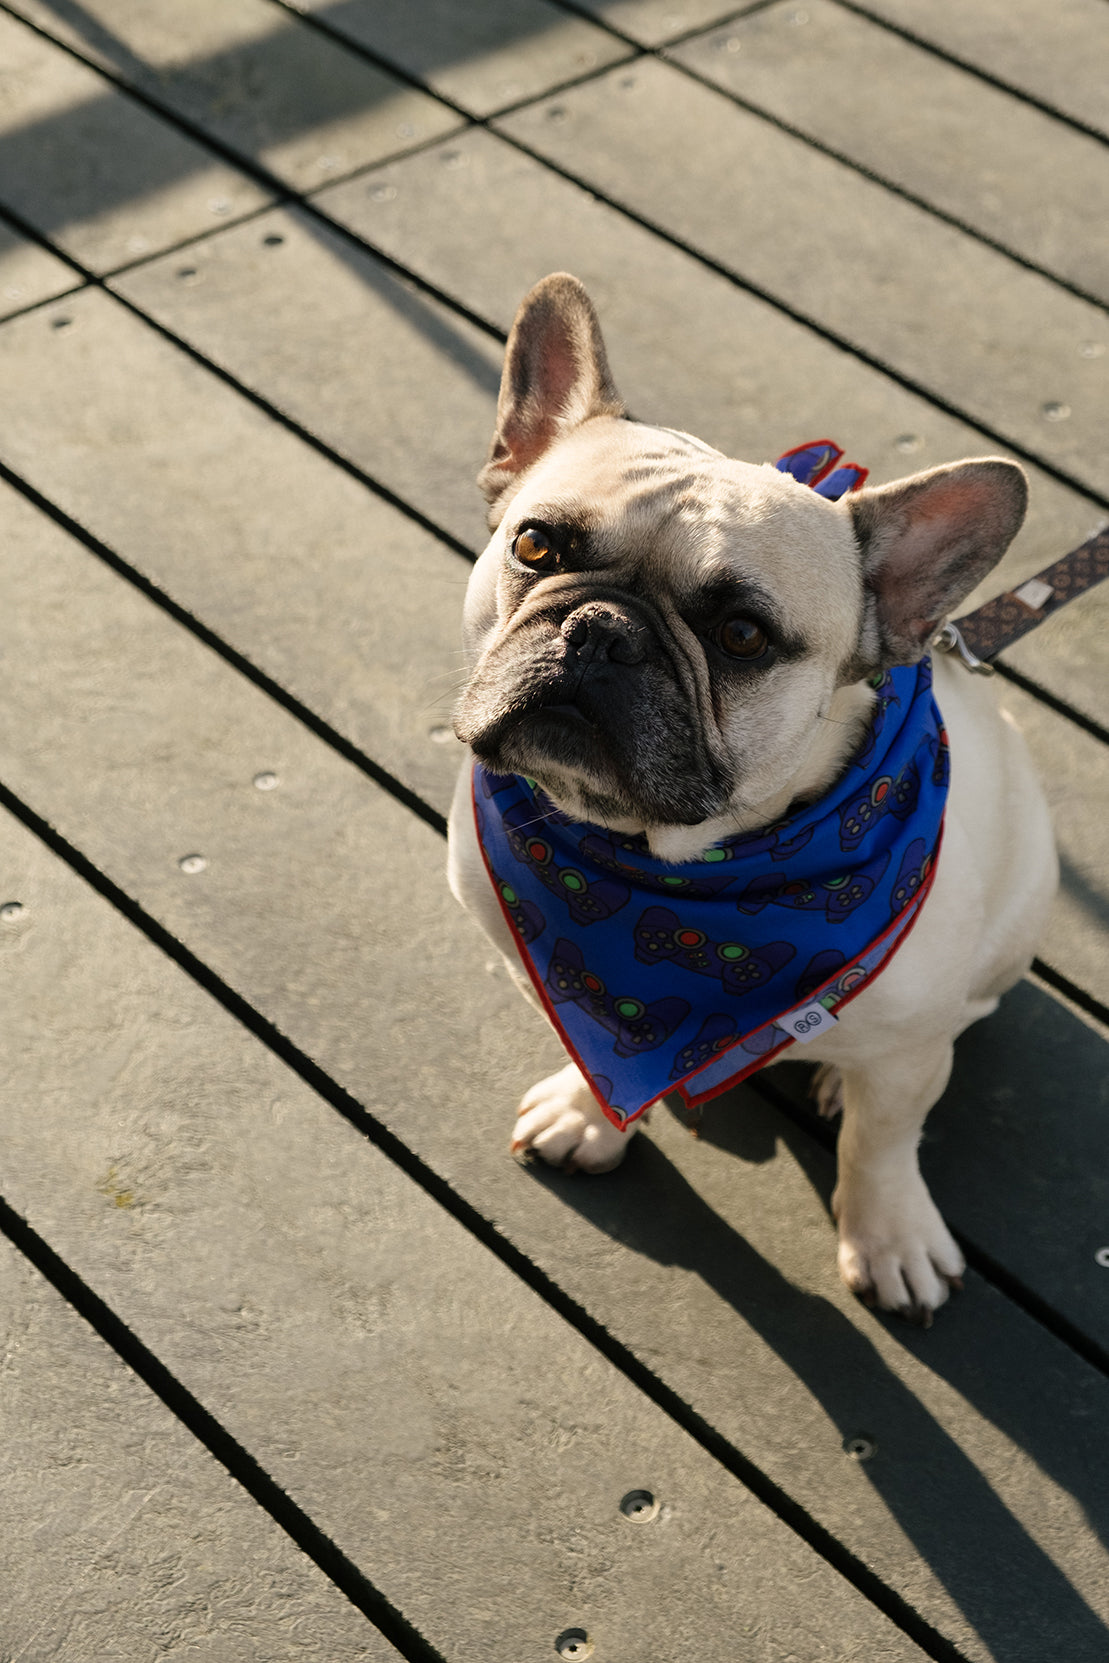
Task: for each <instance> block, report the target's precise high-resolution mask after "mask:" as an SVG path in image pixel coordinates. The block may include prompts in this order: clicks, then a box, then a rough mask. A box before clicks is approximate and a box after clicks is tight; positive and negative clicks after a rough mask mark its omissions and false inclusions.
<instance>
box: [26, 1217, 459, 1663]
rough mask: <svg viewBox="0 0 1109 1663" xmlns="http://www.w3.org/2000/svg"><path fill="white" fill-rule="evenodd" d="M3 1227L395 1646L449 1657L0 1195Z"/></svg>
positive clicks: (426, 1660) (435, 1662)
mask: <svg viewBox="0 0 1109 1663" xmlns="http://www.w3.org/2000/svg"><path fill="white" fill-rule="evenodd" d="M0 1231H3V1233H4V1235H5V1236H7V1238H8V1240H9V1241H10V1242H11V1243H12V1245H13V1246H14V1247H17V1248H18V1249H19V1251H20V1252H21V1253H22V1254H24V1255H25V1257H26V1258H28V1259H29V1260H30V1261H31V1263H32V1264H33V1265H34V1267H35V1269H36V1270H37V1271H39V1272H40V1274H41V1275H42V1276H44V1277H45V1278H46V1280H47V1281H48V1282H49V1283H50V1284H51V1286H52V1287H54V1288H55V1289H56V1290H57V1291H58V1293H60V1294H61V1296H62V1298H63V1299H65V1300H66V1301H68V1303H69V1304H70V1305H72V1306H73V1308H74V1310H75V1311H77V1312H78V1313H79V1314H80V1315H81V1316H82V1317H84V1319H85V1321H86V1322H87V1323H88V1324H89V1326H90V1327H91V1328H93V1329H95V1331H96V1333H97V1334H99V1335H100V1338H101V1339H102V1340H104V1341H105V1342H106V1343H107V1344H108V1345H110V1346H111V1348H112V1350H113V1351H114V1352H116V1353H117V1355H118V1356H119V1357H121V1358H122V1359H123V1361H124V1362H125V1363H126V1364H127V1365H128V1367H129V1368H131V1369H132V1370H133V1371H134V1372H135V1374H137V1375H138V1377H139V1379H140V1380H141V1381H142V1382H143V1383H144V1385H146V1386H148V1387H149V1388H150V1390H151V1391H152V1392H153V1393H154V1395H155V1396H156V1397H158V1398H160V1399H161V1401H162V1402H163V1403H164V1404H165V1406H166V1408H167V1409H169V1410H170V1411H171V1413H173V1414H174V1415H176V1416H177V1418H178V1420H180V1421H181V1422H182V1423H183V1424H184V1425H185V1426H187V1427H188V1429H189V1431H190V1432H191V1433H192V1434H193V1436H194V1438H197V1439H198V1440H199V1442H200V1443H202V1444H203V1445H204V1447H205V1449H207V1450H208V1452H209V1453H210V1454H211V1455H214V1456H215V1458H216V1460H217V1461H218V1462H219V1463H220V1465H221V1466H222V1467H224V1468H225V1470H226V1471H227V1472H228V1473H229V1474H230V1475H231V1477H232V1478H233V1479H235V1481H236V1483H238V1484H241V1485H242V1487H243V1489H244V1490H245V1491H246V1492H247V1494H248V1495H249V1496H250V1497H251V1499H252V1500H254V1501H256V1502H257V1503H258V1505H259V1507H261V1508H262V1509H263V1511H264V1512H266V1513H268V1514H269V1516H270V1518H272V1519H273V1520H274V1522H275V1523H276V1524H278V1525H280V1526H281V1529H282V1530H284V1532H285V1534H286V1535H287V1536H289V1537H291V1538H292V1540H293V1541H294V1542H295V1543H296V1545H297V1547H298V1548H299V1549H300V1550H301V1552H302V1553H304V1554H306V1555H307V1556H308V1558H309V1559H311V1560H312V1562H313V1564H315V1565H317V1566H318V1567H319V1569H320V1570H321V1571H322V1572H323V1574H324V1575H325V1576H326V1577H328V1578H329V1580H330V1581H331V1582H333V1583H334V1584H335V1586H336V1587H337V1588H338V1589H339V1590H340V1592H341V1593H343V1594H345V1595H346V1597H347V1599H348V1600H349V1601H350V1603H351V1604H352V1605H353V1606H355V1607H356V1608H357V1609H358V1610H359V1611H361V1613H362V1615H363V1616H364V1617H367V1618H368V1619H369V1621H370V1622H371V1623H373V1625H374V1627H375V1628H377V1629H379V1630H380V1632H381V1633H382V1634H383V1635H384V1636H385V1638H386V1639H387V1640H388V1641H390V1643H391V1644H392V1645H393V1646H395V1647H396V1649H397V1651H399V1652H400V1654H401V1656H402V1657H404V1658H407V1659H408V1660H409V1663H445V1659H444V1658H443V1655H442V1653H441V1652H439V1651H437V1650H436V1648H435V1647H434V1646H433V1645H431V1644H430V1642H429V1641H427V1640H425V1639H424V1637H423V1635H422V1634H420V1633H419V1631H418V1630H417V1629H416V1628H414V1627H413V1625H412V1624H411V1623H410V1622H409V1621H408V1619H407V1617H405V1616H404V1614H403V1613H402V1612H401V1611H398V1609H397V1608H396V1606H395V1605H393V1604H392V1603H391V1601H390V1600H388V1599H387V1598H386V1597H385V1595H384V1594H383V1593H382V1592H381V1590H380V1589H379V1588H376V1587H375V1586H374V1584H373V1583H372V1582H371V1581H370V1580H369V1578H368V1577H367V1576H366V1575H365V1574H364V1572H362V1571H361V1570H359V1568H358V1566H357V1565H356V1564H354V1562H353V1561H352V1560H350V1559H348V1558H347V1556H346V1554H345V1553H344V1552H343V1551H342V1549H341V1548H340V1547H338V1546H337V1545H336V1544H335V1543H334V1542H333V1541H332V1540H331V1538H330V1537H329V1536H326V1535H325V1534H324V1532H323V1531H322V1530H321V1529H320V1528H319V1526H318V1525H317V1524H315V1523H314V1522H313V1520H312V1519H311V1518H309V1516H308V1514H307V1513H305V1512H304V1511H303V1509H302V1508H300V1507H298V1506H297V1504H296V1502H295V1501H293V1500H292V1499H291V1498H290V1497H289V1496H288V1495H287V1494H286V1492H285V1491H284V1490H283V1489H282V1488H281V1486H280V1485H279V1484H278V1483H277V1482H276V1481H275V1480H274V1479H273V1478H271V1477H270V1475H269V1473H268V1472H266V1470H265V1469H264V1468H263V1467H262V1466H261V1465H260V1464H259V1463H258V1462H257V1461H256V1460H255V1458H254V1456H253V1455H251V1453H250V1451H249V1450H247V1449H244V1448H243V1446H242V1444H240V1443H239V1441H238V1440H237V1439H236V1438H234V1437H233V1436H232V1434H231V1433H230V1432H228V1430H227V1429H226V1427H224V1426H222V1425H221V1424H220V1422H219V1421H218V1420H217V1419H216V1418H215V1416H214V1415H213V1414H212V1413H211V1412H210V1411H209V1410H208V1409H206V1408H205V1407H204V1405H203V1404H202V1403H201V1402H200V1400H199V1399H198V1398H195V1397H194V1396H193V1394H192V1393H191V1392H190V1391H189V1390H188V1388H187V1387H185V1386H183V1385H182V1384H181V1382H180V1380H178V1379H177V1378H176V1376H175V1375H173V1374H171V1373H170V1371H169V1369H167V1368H166V1366H165V1364H164V1363H163V1362H161V1360H160V1359H159V1358H157V1357H156V1356H155V1355H154V1353H153V1352H152V1351H151V1350H150V1349H149V1348H148V1347H147V1346H145V1345H144V1344H143V1342H142V1341H141V1340H140V1339H139V1338H138V1336H137V1335H136V1334H135V1333H134V1332H133V1331H132V1330H131V1329H130V1328H129V1327H128V1326H127V1324H126V1323H125V1322H124V1321H123V1319H122V1318H121V1317H119V1316H117V1315H116V1313H115V1311H113V1310H112V1309H111V1307H110V1306H109V1305H107V1304H106V1303H105V1302H104V1300H103V1299H101V1298H100V1295H99V1294H98V1293H96V1292H95V1291H94V1290H93V1289H92V1288H90V1287H89V1285H88V1283H87V1282H85V1281H84V1280H83V1279H82V1278H81V1277H80V1276H79V1275H78V1274H77V1272H76V1271H75V1270H73V1269H72V1267H71V1266H69V1265H67V1264H66V1262H65V1261H64V1259H62V1258H60V1257H59V1255H58V1254H57V1253H55V1251H54V1249H53V1248H52V1247H51V1246H50V1245H49V1243H48V1242H46V1241H44V1240H43V1238H42V1236H40V1235H39V1234H38V1232H37V1231H36V1230H34V1229H32V1227H31V1226H30V1225H29V1224H28V1223H27V1221H26V1219H24V1218H21V1217H20V1215H19V1214H18V1213H17V1212H15V1211H14V1209H13V1208H12V1207H10V1206H9V1205H8V1203H7V1201H5V1200H4V1199H3V1198H2V1197H0Z"/></svg>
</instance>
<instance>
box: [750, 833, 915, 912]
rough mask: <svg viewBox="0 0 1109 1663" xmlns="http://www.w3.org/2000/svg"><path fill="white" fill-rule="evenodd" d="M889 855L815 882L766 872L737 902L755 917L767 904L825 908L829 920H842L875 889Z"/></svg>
mask: <svg viewBox="0 0 1109 1663" xmlns="http://www.w3.org/2000/svg"><path fill="white" fill-rule="evenodd" d="M889 859H890V857H889V851H888V850H887V851H886V852H885V854H884V855H883V856H882V857H881V859H880V860H878V861H874V862H871V865H870V866H869V868H868V869H867V870H866V871H860V872H848V873H846V874H845V875H844V876H842V877H835V878H824V879H822V880H821V881H820V882H819V883H815V884H810V883H806V881H805V879H804V878H787V877H785V876H784V875H775V874H774V873H767V874H765V875H764V876H763V877H759V878H754V879H753V880H752V881H751V883H749V884H748V885H747V888H746V889H745V890H744V891H743V893H742V895H740V896H739V898H738V900H737V901H736V906H737V907H738V908H739V910H740V912H745V913H747V914H749V915H750V916H752V917H753V916H754V915H755V914H757V913H760V912H761V911H762V909H763V907H766V906H776V907H792V908H794V909H795V910H796V911H798V912H822V913H823V914H824V916H825V918H826V919H827V920H828V922H829V924H836V923H841V922H842V921H843V920H844V919H845V918H849V917H850V916H851V914H852V913H853V912H854V911H855V908H856V907H861V906H862V904H863V902H864V901H865V900H867V899H868V898H869V896H871V895H872V894H873V893H874V890H875V888H876V887H877V885H878V883H879V881H880V880H881V877H882V875H883V873H884V872H885V870H886V867H887V866H888V865H889Z"/></svg>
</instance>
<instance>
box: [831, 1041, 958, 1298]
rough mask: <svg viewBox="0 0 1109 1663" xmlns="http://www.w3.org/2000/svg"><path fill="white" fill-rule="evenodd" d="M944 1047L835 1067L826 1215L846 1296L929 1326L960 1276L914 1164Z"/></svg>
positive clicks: (941, 1079) (942, 1073) (942, 1077)
mask: <svg viewBox="0 0 1109 1663" xmlns="http://www.w3.org/2000/svg"><path fill="white" fill-rule="evenodd" d="M950 1072H951V1045H950V1042H949V1041H947V1040H944V1041H936V1042H934V1043H932V1044H931V1045H929V1046H927V1047H923V1046H915V1047H913V1049H912V1050H911V1051H910V1052H909V1053H908V1054H898V1055H896V1056H893V1057H884V1058H882V1059H881V1060H880V1061H877V1062H869V1063H868V1064H867V1065H866V1066H865V1067H859V1066H856V1067H847V1068H841V1070H840V1074H841V1083H842V1100H843V1123H842V1126H841V1129H840V1135H839V1178H838V1182H837V1184H836V1189H835V1193H834V1195H833V1197H832V1211H833V1213H834V1214H835V1217H836V1220H837V1222H838V1224H839V1269H840V1275H841V1276H842V1277H843V1280H844V1281H845V1282H846V1283H847V1286H848V1287H849V1288H850V1289H851V1291H852V1292H853V1293H856V1294H859V1295H860V1296H861V1297H862V1298H863V1299H864V1300H866V1301H867V1303H868V1304H877V1305H880V1306H881V1307H882V1309H883V1310H888V1311H900V1312H901V1314H902V1315H903V1316H907V1317H909V1318H911V1319H912V1320H914V1321H918V1322H921V1323H923V1324H924V1325H925V1326H927V1325H928V1324H929V1323H930V1322H931V1319H932V1312H933V1311H934V1310H936V1309H937V1308H938V1307H939V1306H940V1305H942V1304H943V1302H944V1300H945V1299H946V1298H947V1296H948V1293H949V1292H950V1289H951V1287H952V1286H953V1285H955V1286H958V1285H959V1278H960V1276H961V1275H962V1272H963V1270H964V1268H965V1265H964V1260H963V1256H962V1254H961V1253H960V1251H959V1249H958V1247H957V1246H956V1245H955V1242H954V1241H953V1240H952V1237H951V1233H950V1231H949V1230H948V1228H947V1226H946V1225H945V1224H944V1222H943V1219H942V1218H941V1217H940V1215H939V1212H938V1211H937V1209H936V1205H935V1202H934V1201H933V1200H932V1197H931V1196H930V1195H929V1193H928V1190H927V1187H926V1185H925V1183H924V1179H923V1178H922V1177H921V1175H920V1168H919V1166H918V1164H917V1145H918V1143H919V1141H920V1133H921V1128H922V1127H923V1125H924V1118H925V1116H926V1115H927V1113H928V1110H929V1109H930V1108H931V1107H932V1104H933V1103H934V1102H935V1101H936V1099H937V1098H938V1097H939V1095H940V1093H941V1092H942V1091H943V1088H944V1086H945V1085H946V1084H947V1078H948V1075H949V1074H950Z"/></svg>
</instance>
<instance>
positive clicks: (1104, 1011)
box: [1032, 959, 1109, 1028]
mask: <svg viewBox="0 0 1109 1663" xmlns="http://www.w3.org/2000/svg"><path fill="white" fill-rule="evenodd" d="M1032 969H1033V970H1034V971H1035V973H1036V975H1037V976H1038V977H1039V978H1040V980H1041V982H1046V983H1047V985H1048V987H1053V988H1054V989H1055V991H1056V993H1061V994H1062V995H1063V998H1064V999H1069V1000H1070V1002H1071V1004H1072V1005H1077V1006H1078V1008H1079V1010H1084V1011H1085V1012H1086V1015H1087V1016H1092V1017H1093V1018H1094V1020H1095V1021H1096V1022H1100V1023H1101V1024H1102V1026H1103V1027H1106V1028H1109V1005H1106V1004H1104V1003H1103V1001H1102V1000H1100V999H1097V998H1095V997H1094V995H1093V994H1092V993H1087V992H1086V990H1085V988H1081V987H1079V986H1078V985H1077V983H1075V982H1072V981H1071V979H1070V977H1069V976H1064V974H1063V972H1062V971H1061V970H1056V969H1055V968H1054V967H1053V966H1052V965H1050V964H1046V963H1045V962H1044V960H1043V959H1033V960H1032Z"/></svg>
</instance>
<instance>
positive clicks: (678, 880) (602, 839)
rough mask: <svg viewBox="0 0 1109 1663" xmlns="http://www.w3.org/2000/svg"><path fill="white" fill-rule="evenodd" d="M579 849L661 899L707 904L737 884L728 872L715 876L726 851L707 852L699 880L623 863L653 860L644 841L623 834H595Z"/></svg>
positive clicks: (611, 870) (597, 863)
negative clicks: (625, 857) (633, 857)
mask: <svg viewBox="0 0 1109 1663" xmlns="http://www.w3.org/2000/svg"><path fill="white" fill-rule="evenodd" d="M578 848H579V849H580V850H581V853H582V855H583V857H584V858H585V859H586V860H590V861H593V862H594V863H595V864H596V865H597V866H602V867H604V868H605V870H606V871H608V872H622V873H627V874H628V875H629V876H630V877H631V878H632V879H633V881H634V882H635V883H636V884H638V885H639V886H640V887H641V888H643V889H653V890H656V891H657V892H658V893H659V894H660V895H681V896H683V897H684V898H685V899H687V900H695V901H707V900H710V899H711V898H712V896H714V895H719V894H720V891H721V890H723V889H727V887H728V885H729V884H730V883H732V882H733V881H734V880H733V878H732V877H731V876H730V875H729V874H728V873H727V872H726V871H724V870H721V871H720V875H719V876H717V875H715V872H714V868H715V867H716V866H717V865H718V864H719V863H720V862H722V861H726V860H727V859H728V858H729V857H728V853H727V851H726V850H725V849H707V850H706V851H705V855H704V860H705V864H706V871H705V875H704V876H703V877H702V875H701V874H700V872H698V874H697V876H696V877H695V878H686V877H681V876H679V874H678V873H676V872H645V871H644V870H643V868H642V867H640V866H635V865H633V864H632V862H631V861H628V860H622V859H621V856H622V855H638V856H639V858H640V859H641V860H642V859H643V858H644V857H646V856H649V853H650V851H649V850H648V848H647V840H646V838H644V837H639V836H632V837H621V836H620V834H619V832H596V831H591V832H588V833H587V834H586V836H585V837H583V838H582V840H581V842H580V843H579V844H578Z"/></svg>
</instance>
